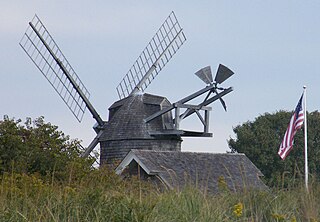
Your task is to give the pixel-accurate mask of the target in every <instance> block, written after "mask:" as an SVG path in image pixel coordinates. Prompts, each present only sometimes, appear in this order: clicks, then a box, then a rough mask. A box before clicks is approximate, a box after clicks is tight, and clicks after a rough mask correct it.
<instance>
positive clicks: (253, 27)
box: [0, 0, 320, 153]
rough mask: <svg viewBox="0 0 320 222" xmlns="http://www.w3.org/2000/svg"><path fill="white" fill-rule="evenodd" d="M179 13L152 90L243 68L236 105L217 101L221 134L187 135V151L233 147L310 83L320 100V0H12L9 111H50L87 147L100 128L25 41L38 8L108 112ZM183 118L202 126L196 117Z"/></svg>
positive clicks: (6, 11)
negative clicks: (79, 115)
mask: <svg viewBox="0 0 320 222" xmlns="http://www.w3.org/2000/svg"><path fill="white" fill-rule="evenodd" d="M171 11H174V12H175V14H176V16H177V18H178V20H179V23H180V25H181V26H182V28H183V30H184V33H185V35H186V38H187V41H186V42H185V44H184V45H183V46H182V48H181V49H180V50H179V51H178V52H177V54H176V55H175V56H174V57H173V58H172V59H171V61H170V62H169V63H168V64H167V65H166V67H165V68H164V69H163V70H162V71H161V73H160V74H159V75H158V76H157V78H156V79H155V80H154V81H153V82H152V83H151V85H149V87H148V88H147V90H146V92H147V93H151V94H156V95H161V96H165V97H166V98H168V99H169V101H170V102H175V101H178V100H180V99H182V98H184V97H186V96H188V95H190V94H191V93H193V92H195V91H197V90H199V89H201V88H203V87H205V84H204V83H203V82H202V81H201V80H200V79H198V78H197V77H196V76H195V75H194V73H195V72H196V71H198V70H199V69H201V68H203V67H205V66H208V65H210V66H211V69H212V72H213V74H215V72H216V70H217V67H218V65H219V64H220V63H221V64H224V65H226V66H227V67H229V68H230V69H231V70H233V71H234V73H235V74H234V75H233V76H232V77H231V78H230V79H228V80H227V81H225V82H224V83H223V84H222V85H221V86H222V87H230V86H232V87H233V88H234V91H233V92H232V93H230V94H228V95H226V96H225V97H224V100H225V102H226V104H227V107H228V111H227V112H225V111H224V110H223V108H222V106H221V104H220V103H219V102H215V103H212V104H211V105H210V106H211V107H212V112H211V116H210V132H212V133H213V134H214V137H213V138H184V142H183V143H182V151H193V152H213V153H223V152H226V151H228V150H229V148H228V144H227V140H228V139H230V137H232V138H235V137H236V135H235V134H234V133H233V128H234V127H236V126H238V125H240V124H242V123H244V122H247V121H254V119H255V118H256V117H258V116H260V115H263V114H264V113H266V112H268V113H274V112H276V111H279V110H286V111H292V110H293V109H294V108H295V106H296V104H297V102H298V100H299V98H300V95H301V93H302V91H303V86H304V85H306V86H307V110H308V111H309V112H312V111H315V110H318V108H319V107H320V96H319V95H320V87H319V84H320V62H319V61H320V60H319V58H320V29H319V24H320V14H319V11H320V2H319V1H295V0H290V1H289V0H283V1H276V0H270V1H258V0H257V1H251V0H250V1H249V0H243V1H231V0H219V1H217V0H210V1H209V0H208V1H177V0H170V1H168V0H163V1H150V0H148V1H147V0H143V1H141V0H136V1H128V0H125V1H109V0H103V1H102V0H95V1H84V0H77V1H75V0H69V1H65V0H55V1H48V0H29V1H22V0H11V1H1V2H0V94H1V106H0V118H2V117H3V116H4V115H8V116H9V117H11V118H15V119H19V118H20V119H22V120H25V118H26V117H31V118H33V119H34V118H37V117H39V116H44V117H45V121H47V122H51V123H52V124H54V125H57V126H59V130H62V131H63V132H64V133H65V134H67V135H70V137H71V138H78V139H80V140H82V141H83V142H82V145H83V146H87V145H88V144H89V143H90V142H91V140H92V139H93V138H94V136H95V132H94V131H93V129H92V126H93V125H94V124H95V121H94V119H93V118H92V116H91V114H90V113H89V112H88V111H87V112H86V113H85V115H84V118H83V121H82V122H81V123H79V122H78V121H77V120H76V119H75V118H74V116H73V115H72V113H71V112H70V111H69V109H68V108H67V106H66V105H65V104H64V102H63V101H62V100H61V99H60V97H59V96H58V95H57V94H56V92H55V91H54V89H53V88H52V87H51V86H50V84H49V83H48V82H47V80H46V79H45V78H44V77H43V76H42V74H41V73H40V71H39V70H38V69H37V68H36V67H35V65H34V64H33V63H32V61H31V60H30V59H29V58H28V56H27V55H26V54H25V53H24V51H23V50H22V48H21V47H20V46H19V41H20V39H21V38H22V36H23V34H24V32H25V30H26V28H27V26H28V22H29V21H31V19H32V18H33V16H34V14H37V15H38V16H39V18H40V19H41V21H42V22H43V23H44V24H45V26H46V28H47V29H48V31H49V32H50V34H51V35H52V36H53V38H54V39H55V41H56V43H57V44H58V46H59V47H60V49H61V50H62V52H63V53H64V55H65V56H66V57H67V59H68V61H69V62H70V64H71V65H72V67H73V69H74V70H75V71H76V72H77V74H78V76H79V77H80V79H81V80H82V82H83V83H84V85H85V86H86V87H87V89H88V90H89V91H90V93H91V97H90V101H91V103H92V104H93V106H94V107H95V108H96V110H97V111H98V113H99V114H100V116H101V117H102V119H104V120H107V117H108V107H109V106H110V105H111V104H112V103H113V102H115V101H116V100H118V96H117V93H116V89H115V88H116V86H117V85H118V84H119V82H120V81H121V80H122V78H123V76H124V75H125V74H126V73H127V71H128V70H129V69H130V67H131V66H132V64H133V63H134V61H135V60H136V58H137V57H138V56H139V55H140V53H141V52H142V50H143V49H144V48H145V46H146V45H147V43H148V42H149V41H150V40H151V38H152V37H153V35H154V34H155V33H156V31H157V30H158V28H159V27H160V25H161V24H162V22H163V21H164V20H165V19H166V17H167V16H168V15H169V14H170V12H171ZM288 122H289V120H288ZM183 124H184V125H183V126H184V127H186V128H190V129H201V125H199V121H196V119H195V118H190V119H189V120H188V119H186V120H185V122H184V123H183ZM280 142H281V141H279V144H280ZM274 149H275V152H276V151H277V149H278V147H275V148H274Z"/></svg>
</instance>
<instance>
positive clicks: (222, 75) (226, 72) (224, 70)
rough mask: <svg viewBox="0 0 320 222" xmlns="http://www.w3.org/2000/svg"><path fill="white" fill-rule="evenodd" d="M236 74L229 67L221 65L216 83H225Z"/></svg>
mask: <svg viewBox="0 0 320 222" xmlns="http://www.w3.org/2000/svg"><path fill="white" fill-rule="evenodd" d="M233 74H234V72H232V71H231V70H230V69H229V68H228V67H226V66H224V65H222V64H219V67H218V71H217V74H216V77H215V79H214V81H216V82H217V83H220V84H221V83H223V82H224V81H225V80H227V79H228V78H229V77H230V76H232V75H233Z"/></svg>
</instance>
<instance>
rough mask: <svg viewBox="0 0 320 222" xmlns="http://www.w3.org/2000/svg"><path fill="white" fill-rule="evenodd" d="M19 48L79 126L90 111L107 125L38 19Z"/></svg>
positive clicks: (100, 123)
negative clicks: (87, 110) (53, 90)
mask: <svg viewBox="0 0 320 222" xmlns="http://www.w3.org/2000/svg"><path fill="white" fill-rule="evenodd" d="M19 44H20V46H21V47H22V48H23V50H24V51H25V52H26V53H27V55H28V56H29V57H30V59H31V60H32V61H33V63H34V64H35V65H36V66H37V67H38V69H39V70H40V71H41V73H42V74H43V75H44V77H46V79H47V80H48V81H49V83H50V84H51V85H52V87H53V88H54V89H55V91H56V92H57V93H58V94H59V96H60V97H61V98H62V100H63V101H64V102H65V104H66V105H67V106H68V108H69V109H70V111H71V112H72V113H73V115H74V116H75V117H76V119H77V120H78V121H79V122H81V120H82V118H83V115H84V112H85V109H86V107H87V108H88V109H89V110H90V112H91V113H92V115H93V117H94V118H95V119H96V120H97V122H98V123H99V125H103V121H102V119H101V118H100V116H99V115H98V113H97V112H96V110H95V109H94V108H93V106H92V105H91V103H90V102H89V97H90V94H89V92H88V90H87V89H86V87H85V86H84V84H83V83H82V81H81V80H80V78H79V77H78V75H77V74H76V72H75V71H74V69H73V68H72V67H71V65H70V63H69V62H68V60H67V59H66V57H65V56H64V55H63V53H62V52H61V50H60V48H59V47H58V45H57V44H56V42H55V41H54V40H53V38H52V36H51V35H50V33H49V32H48V30H47V29H46V28H45V26H44V25H43V23H42V22H41V21H40V19H39V18H38V16H37V15H35V16H34V18H33V19H32V21H31V22H29V27H28V28H27V30H26V32H25V34H24V35H23V37H22V39H21V41H20V43H19Z"/></svg>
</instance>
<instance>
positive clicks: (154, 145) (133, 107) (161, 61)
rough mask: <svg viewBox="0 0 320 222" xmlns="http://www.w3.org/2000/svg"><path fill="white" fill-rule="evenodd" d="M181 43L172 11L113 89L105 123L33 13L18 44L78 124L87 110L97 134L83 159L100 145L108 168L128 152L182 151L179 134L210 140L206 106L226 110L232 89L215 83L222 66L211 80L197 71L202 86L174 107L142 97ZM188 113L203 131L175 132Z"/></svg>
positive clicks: (223, 73)
mask: <svg viewBox="0 0 320 222" xmlns="http://www.w3.org/2000/svg"><path fill="white" fill-rule="evenodd" d="M185 41H186V38H185V35H184V33H183V30H182V28H181V26H180V24H179V23H178V20H177V18H176V16H175V14H174V12H171V13H170V15H169V16H168V17H167V19H166V20H165V21H164V23H163V24H162V25H161V26H160V28H159V30H158V31H157V32H156V34H155V35H154V36H153V38H152V39H151V41H150V42H149V43H148V44H147V46H146V48H145V49H144V50H143V51H142V53H141V54H140V56H139V57H138V58H137V60H136V61H135V62H134V64H133V66H132V67H131V68H130V69H129V71H128V73H127V74H126V75H125V76H124V78H123V79H122V81H121V82H120V84H119V85H118V86H117V93H118V96H119V99H120V100H119V101H116V102H114V103H113V104H112V105H111V106H110V107H109V118H108V121H105V120H103V119H102V118H101V117H100V115H99V114H98V112H97V111H96V110H95V108H94V107H93V105H92V104H91V103H90V100H89V97H90V94H89V92H88V90H87V89H86V87H85V86H84V84H83V83H82V82H81V80H80V78H79V77H78V75H77V74H76V72H75V71H74V70H73V68H72V67H71V65H70V64H69V62H68V61H67V59H66V58H65V56H64V55H63V53H62V51H61V50H60V49H59V47H58V45H57V44H56V43H55V41H54V40H53V38H52V36H51V35H50V34H49V32H48V31H47V29H46V28H45V27H44V25H43V23H42V22H41V21H40V19H39V18H38V16H37V15H35V17H34V18H33V19H32V21H31V22H29V27H28V29H27V31H26V32H25V34H24V36H23V38H22V39H21V41H20V46H21V47H22V48H23V49H24V51H25V52H26V53H27V55H28V56H29V57H30V59H31V60H32V61H33V62H34V64H35V65H36V66H37V67H38V69H39V70H40V71H41V73H42V74H43V75H44V76H45V77H46V79H47V80H48V81H49V83H50V84H51V85H52V86H53V88H54V89H55V90H56V92H57V93H58V94H59V96H60V97H61V98H62V100H63V101H64V102H65V104H66V105H67V106H68V108H69V109H70V110H71V112H72V113H73V115H74V116H75V117H76V119H77V120H78V121H79V122H81V120H82V118H83V115H84V112H85V109H86V108H87V109H88V110H89V111H90V113H91V114H92V116H93V118H94V119H95V121H96V124H95V126H94V127H93V128H94V130H95V132H96V133H97V136H96V137H95V138H94V139H93V140H92V142H91V143H90V144H89V146H88V147H87V148H86V150H85V151H84V153H83V156H88V155H89V154H90V152H91V151H92V150H93V149H94V148H95V146H96V145H97V144H98V143H100V164H104V163H108V164H111V163H114V162H115V161H118V160H121V159H122V158H124V157H125V155H126V154H127V153H128V152H129V151H130V150H131V149H147V150H160V151H181V142H182V139H181V138H182V137H184V136H188V137H212V133H210V132H209V113H210V111H211V107H208V105H209V104H211V103H212V102H214V101H216V100H218V99H219V100H220V102H221V103H222V105H223V107H224V109H226V105H225V102H224V101H223V99H222V97H223V96H224V95H226V94H228V93H230V92H231V91H232V88H231V87H229V88H221V87H218V85H219V84H221V83H222V82H224V81H225V80H226V79H228V78H229V77H230V76H231V75H233V72H232V71H231V70H230V69H228V68H227V67H225V66H223V65H221V64H220V65H219V68H218V71H217V74H216V77H215V80H214V81H213V78H212V74H211V69H210V67H205V68H203V69H201V70H199V71H198V72H196V75H197V76H198V77H199V78H200V79H201V80H203V81H204V82H205V83H206V84H207V85H206V86H205V87H204V88H203V89H200V90H199V91H197V92H195V93H192V94H191V95H189V96H187V97H185V98H183V99H181V100H179V101H177V102H175V103H170V102H169V101H168V100H167V99H166V98H165V97H163V96H157V95H151V94H147V93H144V92H145V90H146V89H147V87H148V86H149V84H150V83H151V82H152V81H153V79H154V78H155V77H156V76H157V75H158V74H159V72H160V71H161V70H162V69H163V68H164V66H165V65H166V64H167V63H168V62H169V61H170V60H171V58H172V57H173V55H175V53H176V52H177V51H178V50H179V49H180V47H181V46H182V45H183V44H184V42H185ZM201 96H204V99H203V102H201V103H199V104H190V102H191V101H192V100H194V99H195V98H199V97H201ZM193 114H195V115H197V116H198V118H199V120H200V122H201V123H202V124H203V131H201V132H196V131H187V130H183V129H181V128H180V122H181V121H182V120H184V119H185V118H187V117H188V116H190V115H193Z"/></svg>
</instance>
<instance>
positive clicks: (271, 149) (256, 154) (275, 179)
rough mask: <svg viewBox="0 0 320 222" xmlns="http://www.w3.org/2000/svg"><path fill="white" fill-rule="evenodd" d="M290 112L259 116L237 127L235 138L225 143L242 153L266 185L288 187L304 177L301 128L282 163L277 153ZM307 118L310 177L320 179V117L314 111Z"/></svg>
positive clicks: (234, 150) (319, 114)
mask: <svg viewBox="0 0 320 222" xmlns="http://www.w3.org/2000/svg"><path fill="white" fill-rule="evenodd" d="M291 116H292V112H286V111H278V112H276V113H273V114H270V113H265V114H264V115H260V116H259V117H257V118H256V119H255V120H254V121H248V122H245V123H243V124H241V125H238V126H236V127H235V128H234V129H233V131H234V133H235V134H236V138H235V139H234V138H231V139H230V140H229V141H228V144H229V147H230V149H231V152H233V153H235V152H237V153H245V154H246V156H247V157H248V158H249V159H250V160H251V161H252V162H253V163H254V164H255V165H256V166H257V167H258V168H259V169H260V170H261V172H262V173H263V174H264V176H265V180H266V182H267V184H269V185H288V184H289V182H290V184H292V182H297V181H299V179H302V178H303V175H304V136H303V128H302V129H301V130H299V131H298V132H297V134H296V135H295V137H294V145H293V150H292V151H291V152H290V154H289V155H288V156H287V158H286V159H285V160H284V161H283V160H281V158H280V157H279V155H278V149H279V146H280V143H281V142H282V139H283V136H284V133H285V131H286V129H287V127H288V124H289V121H290V118H291ZM307 118H308V159H309V173H311V174H312V175H317V176H320V164H319V160H320V127H319V126H320V113H319V112H318V111H314V112H311V113H308V114H307Z"/></svg>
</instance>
